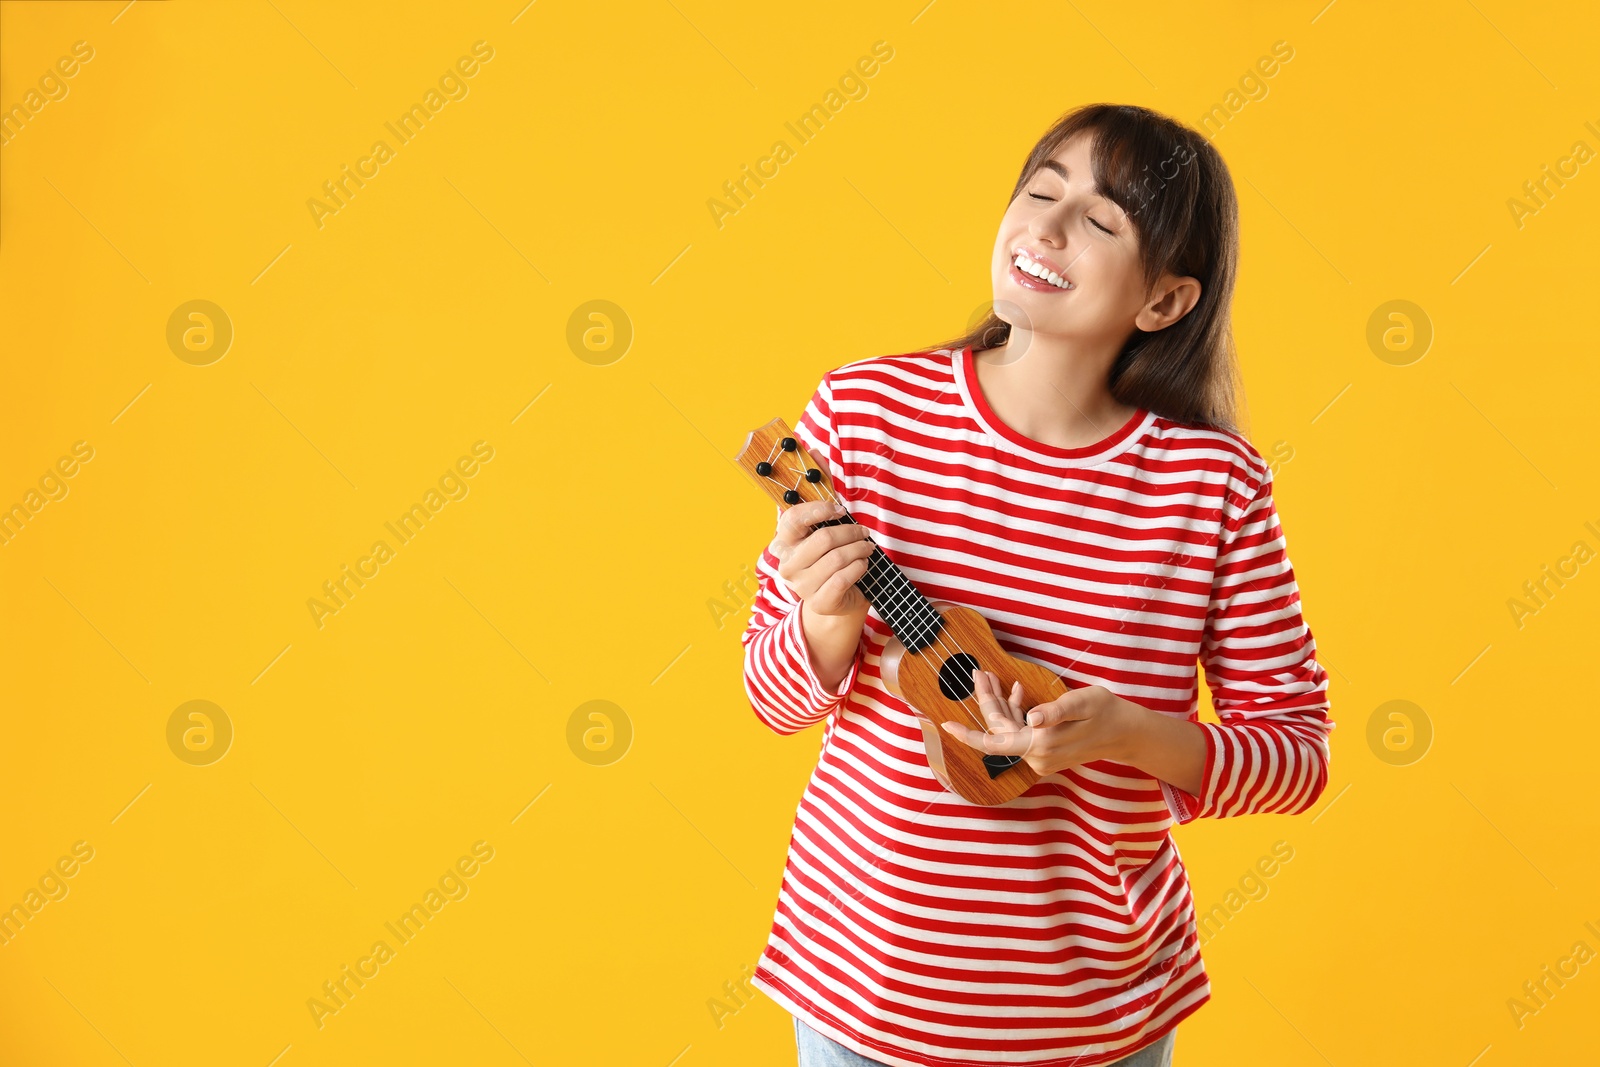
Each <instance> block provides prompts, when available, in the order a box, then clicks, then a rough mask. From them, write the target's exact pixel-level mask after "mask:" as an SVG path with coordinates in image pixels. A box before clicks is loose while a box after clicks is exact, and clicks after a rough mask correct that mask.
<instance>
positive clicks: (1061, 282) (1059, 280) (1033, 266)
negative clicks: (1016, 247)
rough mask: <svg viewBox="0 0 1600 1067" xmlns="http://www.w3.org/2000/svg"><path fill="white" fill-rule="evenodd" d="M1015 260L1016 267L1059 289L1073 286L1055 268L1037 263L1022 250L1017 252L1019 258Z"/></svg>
mask: <svg viewBox="0 0 1600 1067" xmlns="http://www.w3.org/2000/svg"><path fill="white" fill-rule="evenodd" d="M1013 262H1014V263H1015V264H1016V268H1017V269H1018V270H1020V271H1022V272H1023V273H1024V274H1031V275H1033V276H1034V277H1035V278H1038V279H1040V280H1042V281H1047V282H1049V283H1050V284H1051V285H1053V286H1055V287H1056V288H1058V289H1071V288H1073V285H1072V283H1071V282H1069V281H1067V280H1066V279H1065V278H1063V277H1062V276H1061V275H1059V274H1057V273H1056V272H1055V271H1053V270H1050V269H1048V268H1046V267H1044V266H1041V265H1040V264H1038V263H1035V262H1034V261H1033V260H1031V259H1029V258H1028V257H1027V256H1026V255H1025V254H1023V253H1021V252H1018V253H1017V258H1016V259H1015V260H1014V261H1013Z"/></svg>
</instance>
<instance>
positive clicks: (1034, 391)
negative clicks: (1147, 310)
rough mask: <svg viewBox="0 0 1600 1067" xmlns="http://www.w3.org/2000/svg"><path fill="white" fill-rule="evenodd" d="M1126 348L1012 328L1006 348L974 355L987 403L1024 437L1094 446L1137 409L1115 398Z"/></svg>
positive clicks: (1060, 444) (1064, 444)
mask: <svg viewBox="0 0 1600 1067" xmlns="http://www.w3.org/2000/svg"><path fill="white" fill-rule="evenodd" d="M1121 348H1122V346H1121V344H1117V345H1115V346H1111V345H1099V346H1096V345H1085V344H1084V343H1082V342H1080V341H1076V340H1071V339H1067V338H1062V337H1046V336H1041V335H1039V334H1035V333H1031V332H1029V331H1027V330H1022V329H1019V328H1017V327H1012V330H1011V334H1010V336H1009V337H1008V338H1007V340H1006V342H1005V344H1002V345H998V346H996V347H995V348H991V349H987V350H985V351H983V352H981V353H980V352H978V351H976V350H974V352H973V359H974V360H975V363H976V366H977V367H978V368H980V370H979V383H980V384H981V385H982V386H983V394H984V399H986V400H987V401H988V402H989V407H990V408H992V409H993V410H994V413H995V414H996V415H998V416H1000V418H1001V421H1003V422H1004V423H1005V424H1006V425H1007V426H1010V427H1011V428H1012V429H1014V430H1016V431H1017V432H1018V433H1020V434H1022V435H1023V436H1024V437H1030V438H1032V439H1033V440H1035V441H1041V442H1043V443H1045V444H1050V445H1057V446H1059V447H1062V448H1078V447H1082V446H1083V445H1088V444H1093V443H1094V442H1096V441H1099V440H1102V439H1104V438H1105V437H1108V436H1109V435H1111V434H1112V433H1114V432H1115V431H1116V430H1117V428H1118V427H1120V426H1121V425H1122V424H1123V423H1125V422H1127V421H1128V420H1129V419H1130V418H1132V417H1133V413H1134V412H1135V411H1136V410H1137V408H1135V407H1134V406H1133V405H1130V404H1124V403H1122V402H1121V401H1119V400H1117V399H1116V398H1115V397H1114V396H1112V395H1111V386H1110V382H1109V379H1110V377H1111V364H1112V363H1113V362H1114V361H1115V360H1116V357H1117V353H1118V352H1119V351H1121Z"/></svg>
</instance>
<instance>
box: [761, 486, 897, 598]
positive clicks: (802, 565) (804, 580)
mask: <svg viewBox="0 0 1600 1067" xmlns="http://www.w3.org/2000/svg"><path fill="white" fill-rule="evenodd" d="M842 516H843V512H842V511H835V510H834V502H833V501H832V500H808V501H806V502H805V503H803V504H796V505H794V506H793V507H791V508H789V509H788V510H787V511H785V512H783V514H781V515H779V516H778V531H777V534H776V535H775V536H774V537H773V539H772V544H771V545H770V546H768V547H769V548H770V550H771V552H772V554H773V555H774V556H777V557H778V573H779V574H780V575H782V577H783V580H784V581H786V582H788V583H789V585H790V586H792V587H793V588H794V591H795V592H796V593H797V594H799V596H800V599H801V600H803V601H805V605H806V610H807V611H808V612H809V613H810V614H812V615H829V616H840V617H848V616H851V615H860V616H862V617H863V618H865V616H866V613H867V606H868V603H867V598H866V597H865V596H864V595H863V594H862V592H861V590H859V589H857V588H856V583H857V582H859V581H860V580H861V578H862V577H863V576H864V575H865V574H866V573H867V566H868V563H869V557H870V556H871V555H872V551H873V549H874V548H876V547H877V546H876V545H874V544H873V542H872V539H871V538H870V537H869V536H868V534H867V528H866V527H865V526H862V525H860V524H859V523H856V522H853V521H847V522H842V523H839V524H838V525H834V526H817V528H816V529H815V530H812V529H811V527H813V526H816V525H817V523H819V522H825V521H827V520H828V519H837V518H841V517H842Z"/></svg>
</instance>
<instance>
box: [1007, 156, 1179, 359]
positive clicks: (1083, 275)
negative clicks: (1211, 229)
mask: <svg viewBox="0 0 1600 1067" xmlns="http://www.w3.org/2000/svg"><path fill="white" fill-rule="evenodd" d="M1089 152H1090V139H1089V135H1088V134H1078V135H1076V136H1074V137H1073V138H1071V139H1070V140H1068V141H1067V142H1066V144H1064V145H1062V146H1061V148H1060V149H1059V150H1057V152H1056V153H1055V155H1054V156H1053V157H1052V158H1051V159H1049V160H1048V161H1046V163H1045V164H1044V165H1043V166H1041V167H1040V168H1039V169H1038V170H1037V171H1036V172H1035V173H1034V174H1033V176H1032V177H1031V178H1029V179H1028V180H1027V182H1025V183H1024V184H1023V187H1022V192H1021V193H1019V194H1018V196H1017V198H1016V199H1015V200H1013V201H1012V202H1011V206H1010V207H1008V208H1007V209H1006V213H1005V217H1004V218H1002V219H1001V220H1000V232H999V234H998V235H997V237H996V239H995V246H994V262H993V265H992V274H993V280H994V307H995V312H996V313H997V314H998V315H999V316H1000V318H1001V319H1003V320H1005V321H1006V322H1008V323H1010V324H1011V325H1012V327H1013V331H1012V336H1013V337H1016V336H1017V335H1018V334H1017V331H1018V330H1021V331H1026V332H1027V333H1031V334H1036V335H1039V336H1051V337H1060V338H1070V339H1073V340H1074V341H1077V342H1080V343H1089V344H1095V345H1097V346H1104V345H1112V346H1117V347H1120V345H1121V344H1122V342H1123V341H1125V340H1126V339H1127V337H1128V336H1129V335H1130V334H1131V333H1132V332H1133V330H1134V328H1135V327H1136V326H1137V327H1138V328H1139V329H1142V330H1157V329H1160V328H1162V327H1163V326H1166V325H1168V324H1170V323H1171V322H1174V321H1176V320H1177V319H1178V318H1181V317H1182V314H1183V312H1186V311H1187V310H1188V309H1189V307H1192V306H1193V303H1194V301H1195V300H1198V298H1199V283H1198V282H1196V281H1195V280H1194V279H1192V278H1189V279H1183V281H1184V282H1187V283H1192V289H1193V299H1187V296H1188V293H1187V290H1188V289H1189V288H1190V286H1188V285H1182V286H1179V289H1180V290H1181V291H1179V292H1176V293H1175V294H1174V295H1170V296H1165V298H1164V290H1166V289H1167V287H1170V286H1175V285H1178V282H1179V280H1178V279H1175V278H1172V277H1171V276H1168V277H1166V278H1163V279H1162V281H1161V283H1160V284H1159V285H1158V286H1157V287H1156V289H1155V290H1154V291H1153V292H1151V293H1149V294H1147V293H1146V291H1145V285H1144V265H1143V263H1142V262H1141V261H1140V258H1139V242H1138V237H1137V236H1136V234H1135V233H1134V229H1133V222H1132V220H1131V219H1129V218H1128V215H1127V213H1126V212H1124V211H1123V210H1122V209H1121V208H1120V207H1118V206H1117V205H1116V204H1114V203H1112V202H1111V201H1110V200H1107V199H1105V198H1104V197H1102V196H1100V195H1099V194H1097V193H1096V192H1095V190H1094V173H1093V169H1092V167H1091V163H1090V154H1089ZM1019 253H1020V254H1022V255H1023V256H1026V257H1027V258H1026V260H1025V261H1019V259H1018V254H1019ZM1041 270H1042V271H1045V272H1049V273H1047V274H1045V276H1043V277H1040V276H1039V274H1040V273H1041ZM1050 274H1054V276H1055V277H1054V279H1052V278H1051V277H1050V276H1049V275H1050ZM1163 302H1164V304H1165V305H1166V306H1163ZM1179 308H1181V310H1178V309H1179ZM1174 311H1176V312H1177V313H1176V314H1173V312H1174Z"/></svg>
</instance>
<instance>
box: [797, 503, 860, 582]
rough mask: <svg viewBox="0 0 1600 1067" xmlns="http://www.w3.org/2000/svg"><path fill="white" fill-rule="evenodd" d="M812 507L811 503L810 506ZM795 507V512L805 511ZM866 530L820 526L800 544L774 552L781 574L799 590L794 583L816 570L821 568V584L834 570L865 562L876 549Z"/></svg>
mask: <svg viewBox="0 0 1600 1067" xmlns="http://www.w3.org/2000/svg"><path fill="white" fill-rule="evenodd" d="M808 503H810V502H808ZM805 506H807V505H805V504H797V505H795V509H794V510H799V509H800V508H801V507H805ZM864 530H865V527H862V526H857V525H855V524H853V523H851V524H847V525H844V526H821V527H818V528H817V529H816V530H815V531H813V532H811V533H809V534H807V535H806V536H805V539H804V540H802V541H801V542H800V543H799V544H796V545H791V546H779V548H778V549H777V550H775V551H774V553H773V554H774V555H776V556H777V557H778V573H779V574H780V575H782V576H783V579H784V580H785V581H787V582H788V583H789V584H790V585H794V586H795V587H796V588H799V585H798V583H796V581H795V579H796V578H798V577H799V576H800V575H801V574H803V573H805V572H806V571H807V570H809V569H810V568H813V567H818V566H820V567H821V572H820V575H819V578H818V582H819V584H820V582H821V581H822V580H823V579H825V578H826V577H827V576H828V575H830V574H832V573H833V572H834V571H835V570H837V569H838V568H840V567H843V566H845V565H846V564H848V563H851V562H853V561H854V560H856V559H866V558H867V557H869V556H871V555H872V550H873V549H874V547H876V546H875V545H874V544H873V543H872V542H871V541H869V540H866V539H865V535H864V533H863V532H862V531H864Z"/></svg>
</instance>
